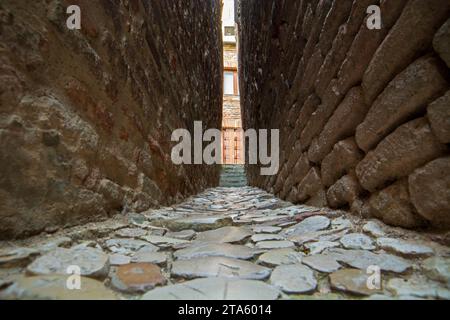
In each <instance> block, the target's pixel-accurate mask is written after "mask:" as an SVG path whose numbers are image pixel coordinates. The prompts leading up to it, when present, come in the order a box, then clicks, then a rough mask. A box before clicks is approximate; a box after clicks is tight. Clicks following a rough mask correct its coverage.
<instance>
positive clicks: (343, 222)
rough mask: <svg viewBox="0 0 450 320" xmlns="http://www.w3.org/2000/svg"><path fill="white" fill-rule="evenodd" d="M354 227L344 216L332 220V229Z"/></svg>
mask: <svg viewBox="0 0 450 320" xmlns="http://www.w3.org/2000/svg"><path fill="white" fill-rule="evenodd" d="M352 228H353V223H352V222H351V221H350V220H348V219H346V218H344V217H339V218H336V219H334V220H331V229H332V230H334V231H342V230H347V229H352Z"/></svg>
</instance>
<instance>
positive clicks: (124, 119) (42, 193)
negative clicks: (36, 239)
mask: <svg viewBox="0 0 450 320" xmlns="http://www.w3.org/2000/svg"><path fill="white" fill-rule="evenodd" d="M72 4H77V5H79V6H80V7H81V13H82V14H81V18H82V19H81V22H82V29H81V30H80V31H78V30H75V31H70V30H69V29H68V28H66V19H67V18H68V16H69V15H67V14H66V8H67V6H68V5H72ZM220 19H221V4H220V1H219V0H213V1H205V2H202V3H201V5H200V3H199V2H198V1H143V0H136V1H119V0H99V1H91V0H70V1H63V0H47V1H44V0H36V1H27V0H2V1H1V2H0V150H1V152H0V238H11V237H15V236H26V235H30V234H34V233H38V232H41V231H44V230H52V229H54V228H55V227H59V226H70V225H73V224H80V223H83V222H87V221H91V220H98V219H103V218H106V217H107V216H108V215H111V214H114V213H116V212H118V211H121V210H124V209H125V210H128V211H135V212H141V211H144V210H147V209H149V208H150V207H156V206H159V205H168V204H172V203H174V202H177V201H179V200H181V199H183V198H184V197H186V196H188V195H191V194H194V193H197V192H199V191H201V190H203V189H204V188H206V187H208V186H212V185H216V184H217V183H218V168H216V167H213V166H190V165H188V166H175V165H173V164H172V162H171V157H170V156H171V148H172V147H173V145H174V144H173V143H171V141H170V140H171V134H172V131H173V130H174V129H178V128H187V129H190V130H193V124H194V121H195V120H202V121H203V124H204V127H205V129H206V128H220V124H221V107H222V106H221V103H222V67H223V66H222V40H221V28H220Z"/></svg>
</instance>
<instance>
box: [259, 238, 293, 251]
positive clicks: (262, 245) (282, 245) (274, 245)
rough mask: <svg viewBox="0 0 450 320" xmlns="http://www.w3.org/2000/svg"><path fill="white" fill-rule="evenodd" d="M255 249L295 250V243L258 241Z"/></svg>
mask: <svg viewBox="0 0 450 320" xmlns="http://www.w3.org/2000/svg"><path fill="white" fill-rule="evenodd" d="M255 248H257V249H262V250H272V249H286V248H295V243H293V242H292V241H287V240H282V241H260V242H258V243H257V244H256V245H255Z"/></svg>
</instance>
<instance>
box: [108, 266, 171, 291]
mask: <svg viewBox="0 0 450 320" xmlns="http://www.w3.org/2000/svg"><path fill="white" fill-rule="evenodd" d="M166 282H167V280H166V278H164V276H163V275H162V274H161V269H160V268H159V267H158V266H156V265H154V264H151V263H131V264H127V265H123V266H120V267H118V268H117V270H115V272H113V274H112V276H111V285H112V286H113V287H114V288H115V289H116V290H119V291H121V292H124V293H143V292H146V291H148V290H151V289H153V288H155V287H156V286H159V285H164V284H166Z"/></svg>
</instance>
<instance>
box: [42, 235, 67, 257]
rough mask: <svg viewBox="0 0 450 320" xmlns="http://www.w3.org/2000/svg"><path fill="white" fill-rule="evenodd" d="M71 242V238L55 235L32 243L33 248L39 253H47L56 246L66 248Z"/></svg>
mask: <svg viewBox="0 0 450 320" xmlns="http://www.w3.org/2000/svg"><path fill="white" fill-rule="evenodd" d="M71 244H72V239H71V238H69V237H56V238H51V239H48V240H44V241H41V242H38V243H36V244H35V245H33V247H34V248H36V249H37V250H39V251H40V252H41V253H47V252H50V251H53V250H55V249H56V248H58V247H63V248H68V247H69V246H70V245H71Z"/></svg>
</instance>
